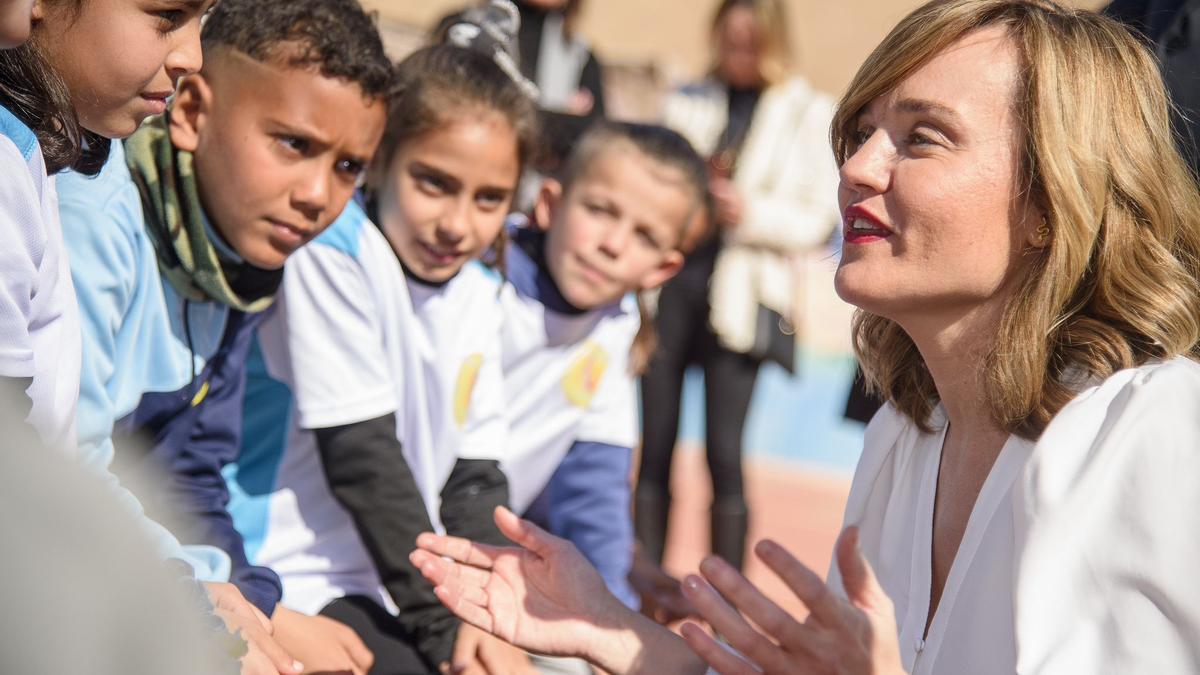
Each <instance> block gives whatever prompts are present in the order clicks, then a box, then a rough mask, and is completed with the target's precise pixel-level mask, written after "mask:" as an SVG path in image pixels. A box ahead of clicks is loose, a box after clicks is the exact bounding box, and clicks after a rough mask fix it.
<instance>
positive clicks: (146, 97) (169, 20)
mask: <svg viewBox="0 0 1200 675" xmlns="http://www.w3.org/2000/svg"><path fill="white" fill-rule="evenodd" d="M2 1H3V0H0V2H2ZM213 2H215V0H86V1H85V2H83V3H82V4H81V5H79V6H78V7H77V6H76V4H75V3H74V2H48V1H47V0H38V1H37V2H35V3H34V9H33V14H34V18H36V19H37V20H38V21H39V24H38V41H39V44H40V47H41V49H42V50H43V51H44V52H45V54H46V57H47V59H48V60H49V61H50V62H51V63H53V64H54V67H55V70H56V71H57V73H58V74H59V76H60V77H62V79H63V81H64V82H65V83H66V85H67V89H68V90H69V91H70V92H71V103H72V105H73V106H74V108H75V113H76V114H77V115H78V116H79V123H80V124H81V125H83V127H84V128H85V129H87V130H88V131H91V132H93V133H96V134H99V135H101V136H104V137H105V138H125V137H126V136H129V135H130V134H132V133H133V132H134V131H137V128H138V125H140V124H141V123H142V121H143V120H144V119H146V118H147V117H149V116H151V115H157V114H160V113H162V112H163V111H164V110H166V108H167V97H169V96H170V95H171V94H172V92H174V90H175V83H176V82H177V81H178V80H179V78H181V77H183V76H184V75H187V74H189V73H194V72H196V71H197V70H199V69H200V64H201V53H200V19H201V17H202V16H203V15H204V12H206V11H207V10H208V8H209V7H211V6H212V4H213ZM16 4H18V5H21V4H25V5H28V3H27V2H20V1H18V2H17V3H16Z"/></svg>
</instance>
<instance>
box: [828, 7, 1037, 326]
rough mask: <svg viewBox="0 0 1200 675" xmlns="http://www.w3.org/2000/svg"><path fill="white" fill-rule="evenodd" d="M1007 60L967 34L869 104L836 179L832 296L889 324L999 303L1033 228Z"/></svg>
mask: <svg viewBox="0 0 1200 675" xmlns="http://www.w3.org/2000/svg"><path fill="white" fill-rule="evenodd" d="M1017 73H1018V56H1017V52H1016V49H1015V47H1014V45H1013V44H1012V41H1011V39H1010V38H1008V37H1007V35H1006V34H1005V33H1003V32H1002V31H1000V30H999V29H988V30H981V31H977V32H975V33H972V34H969V35H967V36H966V37H964V38H963V39H961V40H960V41H958V42H957V43H955V44H953V45H951V46H950V47H948V48H947V49H946V50H945V51H944V52H942V53H941V54H940V55H938V56H936V57H935V58H934V59H932V60H931V61H930V62H929V63H927V64H926V65H924V66H922V67H921V68H920V69H919V70H917V71H916V72H914V73H913V74H912V75H910V76H909V77H908V78H907V79H906V80H904V81H903V82H901V83H900V85H899V86H897V87H896V88H895V89H894V90H893V91H891V92H889V93H887V94H885V95H883V96H880V97H879V98H877V99H875V100H874V101H872V102H871V103H870V104H869V105H868V106H867V107H866V109H864V110H863V112H862V113H861V114H860V115H859V117H858V120H857V134H856V143H855V144H856V146H857V148H856V149H853V154H852V155H850V157H849V158H848V159H847V160H846V162H845V163H844V164H843V165H842V168H841V185H840V188H839V190H838V198H839V204H840V206H841V209H842V213H843V218H842V220H843V230H842V232H843V242H844V243H843V247H842V257H841V263H840V264H839V266H838V270H837V275H836V277H835V285H836V287H837V291H838V294H839V295H840V296H841V297H842V298H843V299H844V300H846V301H847V302H850V303H852V304H854V305H857V306H859V307H861V308H863V309H865V310H867V311H868V312H871V313H873V314H878V315H881V316H884V317H887V318H889V319H892V320H893V321H897V322H898V323H900V324H901V325H903V326H905V327H906V328H908V327H909V324H910V322H911V321H924V320H933V321H935V322H936V321H943V320H944V319H946V318H950V317H958V316H964V315H966V314H967V313H970V312H972V311H975V310H978V309H980V308H982V307H983V306H984V305H987V304H995V303H1002V302H1003V301H1004V300H1005V299H1006V298H1007V297H1008V294H1009V293H1011V289H1012V287H1013V286H1014V285H1015V284H1014V281H1016V280H1019V279H1020V277H1021V275H1022V274H1023V272H1024V269H1025V267H1026V263H1025V261H1026V260H1027V257H1026V256H1024V255H1023V252H1024V251H1026V250H1027V249H1028V247H1029V244H1028V243H1027V242H1029V241H1030V240H1031V236H1030V235H1031V234H1032V232H1033V230H1034V228H1036V226H1037V221H1038V218H1039V217H1040V216H1039V215H1038V214H1037V213H1036V212H1035V210H1034V209H1033V207H1031V206H1030V205H1029V204H1028V202H1027V200H1025V199H1024V198H1022V197H1021V196H1020V195H1019V192H1020V191H1019V190H1018V184H1019V183H1020V171H1019V167H1020V158H1019V155H1018V148H1019V147H1020V132H1019V131H1018V126H1017V119H1016V117H1015V115H1014V106H1013V102H1014V95H1015V94H1016V91H1017V89H1016V87H1017Z"/></svg>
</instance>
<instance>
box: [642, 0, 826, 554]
mask: <svg viewBox="0 0 1200 675" xmlns="http://www.w3.org/2000/svg"><path fill="white" fill-rule="evenodd" d="M711 37H712V44H713V53H714V63H713V67H712V69H711V71H710V73H709V75H708V76H707V77H706V78H705V79H704V80H702V81H700V82H697V83H694V84H691V85H688V86H685V87H683V88H682V89H680V90H678V91H676V92H674V93H672V94H671V95H670V96H669V97H668V99H667V101H666V104H665V108H664V111H663V116H664V122H665V124H666V125H667V126H670V127H672V128H674V129H676V130H677V131H679V132H680V133H682V134H683V135H684V136H685V137H687V139H688V140H689V141H691V143H692V145H693V146H695V148H696V150H697V151H698V152H699V153H700V154H701V156H705V157H708V158H709V165H710V174H711V176H710V181H709V189H710V191H711V194H712V223H713V224H714V225H715V228H713V230H714V231H712V232H710V233H708V235H707V237H706V238H705V239H704V240H703V241H702V242H701V243H700V244H699V246H698V248H697V250H696V251H695V253H693V254H692V255H691V256H689V258H688V261H687V264H686V265H685V267H684V269H683V271H682V272H681V273H680V274H679V276H678V277H676V278H675V279H674V280H673V281H671V282H670V283H668V284H667V285H666V286H665V287H664V288H663V291H662V294H661V297H660V298H659V302H658V314H657V318H656V321H657V324H658V333H659V336H660V340H661V342H660V347H659V349H658V352H657V353H656V356H655V358H654V359H653V360H652V361H651V364H650V368H649V370H648V371H647V373H646V375H645V376H644V377H643V378H642V399H643V406H644V414H643V420H644V421H643V426H642V432H643V436H642V442H643V445H642V461H641V470H640V472H639V478H638V486H637V500H636V509H635V510H636V521H637V534H638V538H639V540H640V541H641V543H642V545H643V546H644V547H645V553H646V556H647V557H649V558H651V559H652V560H654V561H656V562H661V559H662V554H663V548H664V542H665V540H666V534H667V516H668V513H669V511H670V501H671V500H670V492H669V488H668V486H669V483H670V472H671V455H672V451H673V450H674V448H675V442H676V434H677V430H678V428H679V407H680V394H681V391H682V385H683V375H684V370H685V369H686V368H687V366H688V365H689V364H692V363H697V364H699V365H700V366H701V367H702V368H703V369H704V381H705V420H706V430H705V431H706V433H705V438H706V445H707V458H708V467H709V470H710V472H711V473H712V484H713V503H712V523H711V524H712V550H713V552H715V553H716V554H717V555H720V556H721V557H722V558H725V559H726V560H728V561H729V562H730V563H731V564H733V565H734V566H735V567H739V568H740V567H741V565H742V558H743V554H744V550H745V539H746V531H747V528H748V521H749V517H748V510H747V506H746V498H745V495H744V491H743V480H742V435H743V434H742V431H743V427H744V423H745V420H746V413H747V410H748V409H749V405H750V398H751V394H752V393H753V391H754V382H755V379H756V378H757V375H758V369H759V366H760V365H761V364H762V362H763V360H764V359H772V360H776V361H780V362H781V363H782V364H783V365H785V367H789V366H790V364H791V359H792V358H793V357H794V352H795V345H794V340H793V337H792V335H791V322H792V321H794V320H796V319H797V318H798V317H795V316H792V315H791V314H792V313H791V311H790V310H791V308H792V306H793V304H794V302H793V300H794V298H793V294H794V288H793V287H794V285H795V284H794V283H793V275H792V258H793V257H794V256H795V255H797V254H799V253H801V252H803V251H805V250H808V249H811V248H813V247H815V246H819V245H821V244H822V243H823V242H825V241H826V240H827V239H828V238H829V235H830V233H831V231H832V230H833V226H834V224H835V223H836V222H837V201H836V198H835V195H836V192H837V190H836V186H837V167H836V166H835V165H834V163H833V158H832V157H830V155H829V151H828V145H827V144H828V133H829V122H830V119H831V118H832V115H833V102H832V101H831V100H830V99H829V98H828V97H826V96H825V95H824V94H821V93H819V92H817V91H816V90H814V89H813V88H812V86H811V85H810V84H809V83H808V82H806V81H805V80H804V79H803V78H801V77H799V76H796V75H795V74H794V73H793V72H792V66H793V59H792V53H791V46H790V41H789V36H788V31H787V17H786V16H785V15H784V9H783V3H782V2H781V1H780V0H723V1H722V2H721V4H720V5H719V6H718V8H717V10H716V13H715V14H714V15H713V20H712V34H711ZM789 369H790V368H789Z"/></svg>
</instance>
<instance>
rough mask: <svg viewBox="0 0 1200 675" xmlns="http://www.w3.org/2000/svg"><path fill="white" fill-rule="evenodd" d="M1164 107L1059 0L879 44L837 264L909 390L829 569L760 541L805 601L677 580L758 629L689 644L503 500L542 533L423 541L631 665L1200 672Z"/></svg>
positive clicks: (901, 391) (880, 378) (844, 285)
mask: <svg viewBox="0 0 1200 675" xmlns="http://www.w3.org/2000/svg"><path fill="white" fill-rule="evenodd" d="M1168 108H1169V106H1168V102H1167V97H1166V94H1165V92H1164V89H1163V85H1162V82H1161V80H1160V79H1159V77H1158V75H1157V70H1156V66H1155V62H1154V59H1153V58H1152V56H1151V55H1150V53H1149V52H1148V51H1147V49H1146V48H1145V47H1144V46H1143V45H1142V44H1141V43H1140V42H1139V41H1138V40H1137V39H1135V38H1133V37H1132V36H1131V35H1130V34H1129V33H1127V32H1126V31H1125V30H1124V29H1123V28H1121V27H1120V26H1119V25H1118V24H1116V23H1115V22H1113V21H1112V20H1110V19H1107V18H1103V17H1101V16H1099V15H1096V14H1094V13H1090V12H1076V11H1072V10H1067V9H1063V8H1061V7H1059V6H1058V5H1055V4H1053V3H1050V2H1047V1H1045V0H1024V1H1022V0H949V1H946V0H938V1H936V2H932V3H930V4H927V5H925V6H923V7H922V8H920V9H918V10H916V11H915V12H914V13H913V14H911V15H910V16H909V17H907V18H906V19H904V20H903V21H902V22H901V23H900V25H899V26H897V28H896V29H894V30H893V31H892V33H891V34H890V35H889V36H888V37H887V38H886V39H885V40H884V42H883V44H881V45H880V46H879V47H878V48H877V49H876V51H875V52H874V53H873V54H872V55H871V56H870V58H868V60H867V62H866V63H865V64H864V65H863V67H862V69H861V70H860V71H859V74H858V76H857V77H856V78H855V80H854V82H853V83H852V84H851V85H850V88H849V91H848V93H847V94H846V96H845V98H844V99H843V100H842V102H841V104H840V106H839V108H838V112H837V114H836V116H835V119H834V126H833V141H834V150H835V155H836V156H837V158H838V160H839V162H840V164H841V186H840V189H839V196H840V201H841V204H842V206H843V213H844V221H845V224H844V229H843V235H844V237H845V240H846V244H845V247H844V250H843V255H842V260H841V264H840V267H839V269H838V272H837V277H836V283H837V289H838V292H839V293H840V294H841V295H842V297H843V298H846V299H847V300H849V301H851V302H854V303H855V304H857V305H858V306H859V307H860V308H861V312H860V314H859V315H858V319H857V321H856V324H855V329H854V330H855V337H856V340H857V344H858V347H859V355H860V357H861V358H862V361H863V366H864V370H865V372H866V375H867V377H868V378H869V379H870V381H871V382H872V383H873V384H874V386H875V387H877V388H878V389H879V390H880V391H881V392H882V393H883V394H884V395H885V396H886V398H887V399H888V405H887V406H885V408H884V409H883V410H882V411H881V412H880V413H879V414H878V415H877V416H876V417H875V419H874V420H873V421H872V422H871V425H870V427H869V429H868V431H867V437H866V445H865V450H864V453H863V457H862V460H861V462H860V464H859V467H858V470H857V472H856V474H855V477H854V482H853V486H852V488H851V493H850V499H849V503H848V505H847V509H846V523H847V525H848V526H849V527H847V530H846V532H845V533H844V534H843V536H842V537H841V539H840V540H839V542H838V545H837V550H836V555H835V560H836V563H835V565H834V566H833V570H832V571H831V573H830V576H829V579H828V581H827V582H823V581H822V580H821V579H820V577H819V576H818V575H816V574H814V573H813V572H812V571H811V570H808V569H806V568H805V567H804V566H803V565H801V564H800V563H799V562H797V561H796V560H795V559H794V558H792V557H791V556H790V555H788V554H787V553H786V552H784V551H783V550H782V549H781V548H780V547H779V546H777V545H775V544H773V543H770V542H762V543H760V544H759V545H758V546H757V547H756V549H755V552H756V553H757V554H758V555H759V557H761V558H762V559H763V560H764V562H766V563H767V565H769V566H770V567H771V568H772V569H774V570H775V571H776V572H777V573H778V574H779V575H780V577H781V578H782V579H783V580H784V581H785V582H786V583H787V584H788V585H789V586H790V587H791V588H792V589H793V590H794V591H795V593H796V594H797V596H798V597H799V598H800V599H801V600H803V601H804V603H805V604H806V605H807V606H808V608H809V609H810V610H811V614H810V616H809V617H808V618H807V619H806V620H805V621H804V622H800V621H798V620H797V619H795V618H793V617H791V616H788V615H787V614H786V613H784V612H783V611H782V610H780V609H779V608H778V607H777V606H776V605H774V604H773V603H772V602H771V601H769V600H768V599H766V598H765V597H764V596H763V595H762V594H761V593H759V591H758V590H757V589H755V588H754V586H752V585H751V584H750V583H749V582H748V581H746V580H745V579H744V578H743V577H741V576H740V575H739V574H738V573H737V572H736V571H735V570H733V569H732V568H731V567H730V566H729V565H727V564H725V563H723V562H721V561H719V560H716V559H709V560H707V561H706V562H705V563H703V564H702V565H701V572H702V574H703V575H704V577H706V578H707V582H706V581H704V580H702V579H700V578H699V577H690V578H688V580H687V581H686V582H685V589H686V593H687V595H688V596H689V598H690V599H691V600H692V602H693V603H694V604H695V606H696V607H697V609H698V610H699V612H700V614H702V615H703V616H704V617H705V618H706V619H707V620H708V621H709V623H710V624H711V625H712V627H713V628H715V629H716V631H717V632H719V633H720V634H721V635H723V636H725V637H726V639H728V641H729V643H730V644H731V645H732V646H733V647H734V648H735V649H736V650H737V652H738V653H734V652H732V651H727V650H726V649H724V648H722V647H721V646H719V645H718V644H717V643H716V642H714V641H713V640H712V639H711V638H709V637H708V636H707V634H706V633H704V632H703V631H701V630H700V629H699V628H698V627H696V626H689V625H685V626H684V629H683V635H684V638H685V639H686V642H687V646H688V647H690V648H691V650H689V649H687V648H685V647H684V643H683V641H680V640H678V639H677V638H676V637H675V636H674V635H673V634H671V633H668V632H667V631H665V630H663V629H661V628H658V627H657V626H655V625H653V624H650V623H649V621H648V620H646V619H641V618H640V617H638V616H636V615H633V614H631V613H629V612H627V611H624V610H622V609H621V608H620V607H619V606H618V605H617V603H615V602H613V601H612V600H609V599H604V600H602V599H601V598H603V597H604V596H603V595H602V593H601V591H600V589H601V586H600V585H599V581H598V580H597V579H596V578H595V575H585V573H584V572H583V569H584V565H583V563H581V562H579V556H578V554H576V553H575V552H574V551H573V550H571V549H570V548H569V547H568V546H567V545H565V544H563V543H562V542H560V541H558V540H556V539H553V538H551V537H549V536H547V535H545V534H543V533H541V532H540V531H538V530H535V529H534V528H532V527H531V526H529V525H528V524H525V523H524V522H522V521H518V520H517V519H516V518H515V517H513V516H512V515H511V514H509V513H507V512H504V513H499V514H497V521H498V522H499V523H501V525H502V527H503V529H504V530H505V532H506V533H508V534H509V536H510V537H512V538H513V539H514V540H515V541H517V543H519V544H521V545H522V546H523V547H524V548H517V549H491V548H484V547H473V546H471V545H470V544H469V542H463V541H454V540H446V539H441V538H436V537H433V536H432V535H422V539H421V540H420V544H421V546H422V547H423V548H425V549H426V551H425V552H421V553H418V554H417V561H418V564H419V565H420V566H421V567H422V569H423V571H424V572H425V574H426V576H428V577H429V578H431V579H433V580H434V581H435V582H437V583H438V584H439V587H438V591H437V592H438V595H439V597H441V598H442V600H443V602H446V603H448V604H449V605H450V606H451V607H452V608H453V609H454V611H455V612H457V613H458V614H459V615H460V616H462V617H463V618H464V619H466V620H468V621H471V622H473V623H477V624H479V625H481V626H483V627H484V628H485V629H487V630H491V631H493V632H495V633H497V634H499V635H500V636H502V637H504V638H505V639H508V640H515V641H517V642H519V643H521V644H523V645H524V646H526V647H527V648H532V649H535V650H536V649H541V650H550V651H557V652H562V651H573V652H575V653H582V654H584V655H585V656H586V657H587V658H589V659H591V660H592V661H594V662H595V663H598V664H600V665H601V666H602V667H604V668H605V669H607V670H609V671H611V672H615V673H634V672H649V671H650V669H653V670H654V671H656V672H657V673H659V674H662V673H699V672H702V671H703V670H704V664H703V663H701V661H705V662H707V663H708V664H710V665H712V666H713V667H715V668H716V670H718V671H720V672H722V673H752V672H767V673H783V672H789V673H790V672H803V673H807V672H822V673H877V674H878V673H901V672H908V673H922V674H925V673H930V674H937V675H943V674H944V675H958V674H961V673H972V674H976V673H982V674H990V673H996V674H1010V673H1015V672H1020V673H1033V674H1046V673H1054V674H1057V673H1070V674H1074V673H1156V674H1157V673H1194V672H1197V671H1198V670H1200V640H1197V639H1196V638H1197V632H1198V631H1200V591H1198V590H1197V588H1198V586H1197V583H1196V579H1195V566H1196V565H1195V563H1196V561H1197V560H1200V538H1198V537H1196V536H1195V533H1196V531H1197V527H1198V526H1200V490H1197V489H1196V487H1195V476H1196V475H1197V474H1198V473H1200V415H1197V411H1198V410H1200V364H1197V362H1196V358H1197V342H1198V339H1200V289H1198V288H1197V284H1198V282H1197V279H1198V278H1200V268H1198V267H1200V193H1198V191H1197V187H1196V184H1195V182H1194V179H1193V178H1192V176H1191V175H1190V173H1189V172H1188V170H1187V168H1186V166H1185V164H1184V162H1183V161H1182V159H1181V158H1180V156H1179V154H1178V153H1177V151H1176V149H1175V146H1174V143H1173V139H1172V135H1171V130H1170V129H1171V127H1170V122H1169V119H1168ZM428 551H434V552H437V553H445V554H448V555H450V556H451V558H452V559H453V561H454V562H452V561H450V560H444V559H442V558H439V557H437V556H435V555H432V554H430V553H429V552H428ZM710 584H711V585H710ZM716 591H720V593H721V594H723V595H724V596H725V597H726V598H728V600H729V602H730V603H731V605H732V606H731V605H729V604H725V602H724V601H722V600H721V598H720V597H719V596H718V595H717V593H716ZM738 610H740V611H741V613H739V612H738ZM743 614H744V615H745V617H748V618H749V619H750V620H752V621H753V624H751V623H750V622H748V621H747V620H746V619H744V618H743Z"/></svg>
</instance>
